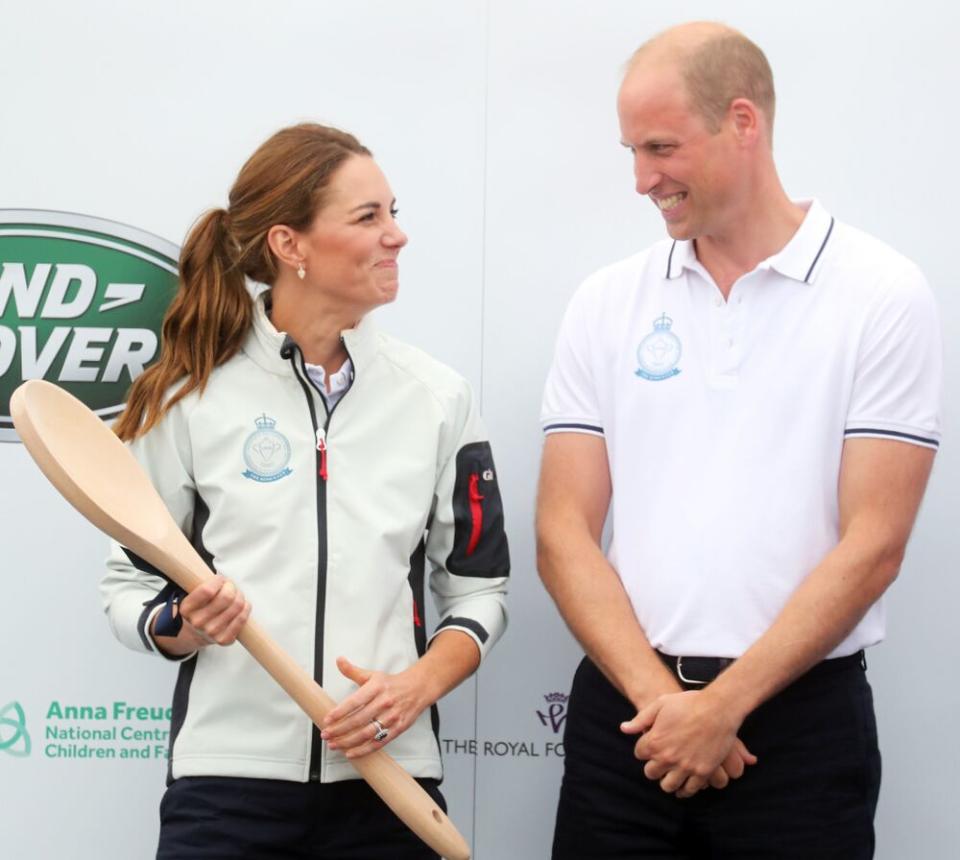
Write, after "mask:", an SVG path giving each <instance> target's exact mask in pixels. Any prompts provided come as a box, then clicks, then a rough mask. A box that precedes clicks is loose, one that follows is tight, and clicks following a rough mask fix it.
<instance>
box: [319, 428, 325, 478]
mask: <svg viewBox="0 0 960 860" xmlns="http://www.w3.org/2000/svg"><path fill="white" fill-rule="evenodd" d="M317 450H318V451H319V452H320V469H319V472H318V474H319V475H320V477H321V478H323V480H324V481H326V480H327V432H326V430H324V429H323V428H322V427H318V428H317Z"/></svg>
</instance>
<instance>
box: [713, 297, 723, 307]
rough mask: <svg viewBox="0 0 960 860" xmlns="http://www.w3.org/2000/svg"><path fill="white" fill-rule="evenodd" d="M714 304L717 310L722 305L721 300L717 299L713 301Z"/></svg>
mask: <svg viewBox="0 0 960 860" xmlns="http://www.w3.org/2000/svg"><path fill="white" fill-rule="evenodd" d="M714 304H715V305H716V306H717V307H718V308H719V307H720V306H721V305H723V299H721V298H719V297H718V298H717V299H715V300H714Z"/></svg>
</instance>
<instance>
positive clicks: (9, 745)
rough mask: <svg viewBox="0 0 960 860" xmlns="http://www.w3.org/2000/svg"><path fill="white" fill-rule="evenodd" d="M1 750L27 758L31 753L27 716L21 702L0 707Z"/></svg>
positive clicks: (17, 756)
mask: <svg viewBox="0 0 960 860" xmlns="http://www.w3.org/2000/svg"><path fill="white" fill-rule="evenodd" d="M0 752H5V753H6V754H7V755H12V756H14V757H15V758H26V757H27V756H28V755H30V734H29V732H27V718H26V716H25V715H24V713H23V708H21V707H20V703H19V702H10V704H9V705H4V707H3V708H0Z"/></svg>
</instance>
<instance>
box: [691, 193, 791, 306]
mask: <svg viewBox="0 0 960 860" xmlns="http://www.w3.org/2000/svg"><path fill="white" fill-rule="evenodd" d="M805 215H806V212H805V211H804V210H803V209H802V208H801V207H799V206H797V205H796V204H795V203H794V202H793V201H791V200H790V198H789V197H787V195H786V194H785V193H784V191H783V189H782V188H781V187H780V185H779V183H777V184H776V187H775V188H771V189H768V190H767V191H766V192H765V193H759V194H756V195H752V196H751V198H750V200H749V202H746V203H744V204H742V205H740V206H739V207H737V208H736V210H734V211H731V213H730V214H729V217H727V218H726V219H725V221H726V223H728V224H730V225H732V226H731V228H730V229H729V230H726V231H723V232H717V233H714V234H711V235H704V236H700V237H698V238H697V239H696V240H695V243H694V247H695V248H696V254H697V259H698V260H699V261H700V264H701V265H702V266H703V267H704V268H705V269H706V270H707V271H708V272H709V273H710V276H711V277H712V278H713V280H714V282H715V283H716V285H717V287H718V288H719V289H720V292H721V293H723V297H724V298H727V297H728V296H729V295H730V290H731V288H732V287H733V285H734V283H735V282H736V281H737V280H738V279H739V278H741V277H743V275H745V274H747V272H751V271H753V270H754V269H755V268H756V267H757V265H758V264H759V263H761V262H762V261H763V260H766V259H767V258H769V257H772V256H773V255H774V254H776V253H777V252H779V251H781V250H782V249H783V248H784V247H785V246H786V245H787V243H788V242H789V241H790V240H791V239H792V238H793V236H794V234H795V233H796V232H797V230H798V229H799V227H800V224H801V223H802V222H803V219H804V217H805Z"/></svg>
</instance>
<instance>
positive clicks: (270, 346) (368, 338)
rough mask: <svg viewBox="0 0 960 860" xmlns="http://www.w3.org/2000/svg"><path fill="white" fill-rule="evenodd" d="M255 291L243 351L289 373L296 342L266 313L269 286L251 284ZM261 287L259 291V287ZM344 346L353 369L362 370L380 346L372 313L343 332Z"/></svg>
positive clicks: (272, 368) (269, 367)
mask: <svg viewBox="0 0 960 860" xmlns="http://www.w3.org/2000/svg"><path fill="white" fill-rule="evenodd" d="M250 289H251V292H254V294H255V295H254V300H253V325H252V327H251V329H250V332H249V334H248V335H247V340H246V342H245V343H244V346H243V351H244V352H245V353H246V354H247V355H248V356H249V357H250V359H251V360H253V361H254V362H256V363H257V364H259V365H260V366H261V367H263V368H264V369H265V370H269V371H270V372H272V373H278V374H282V375H286V374H287V373H289V372H290V365H289V361H290V354H291V353H290V350H292V349H293V348H294V347H296V346H297V344H296V343H295V342H294V341H293V338H291V337H290V336H289V335H288V334H287V333H286V332H282V331H277V329H276V328H274V325H273V323H272V322H270V317H269V316H268V314H267V307H268V303H269V301H270V290H269V288H265V287H262V286H260V285H250ZM258 290H259V291H258ZM340 336H341V337H342V338H343V343H344V346H345V347H346V349H347V353H348V354H349V355H350V360H351V362H353V370H354V373H361V372H362V371H363V370H364V369H365V368H366V367H368V366H369V364H370V362H371V361H372V360H373V359H374V357H375V356H376V354H377V351H378V349H379V343H380V338H379V332H378V330H377V327H376V326H375V325H374V324H373V321H372V320H371V319H370V317H369V315H368V316H365V317H364V318H363V319H361V320H360V322H359V323H358V324H357V325H356V326H355V327H354V328H351V329H345V330H344V331H342V332H341V333H340Z"/></svg>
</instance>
